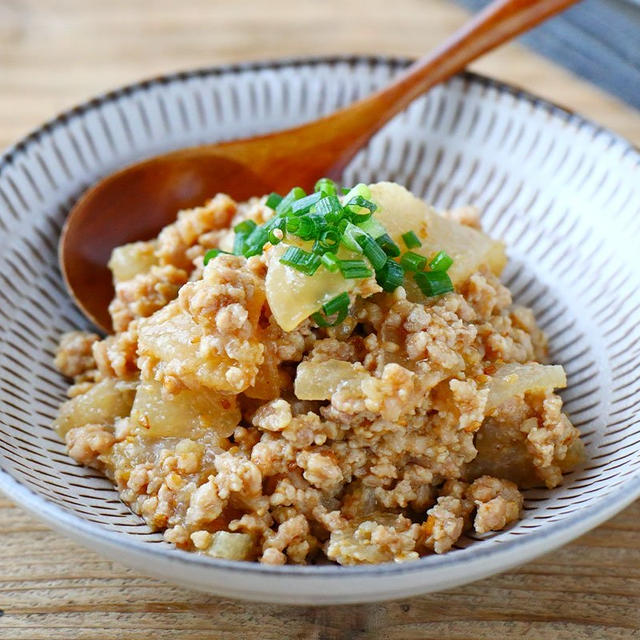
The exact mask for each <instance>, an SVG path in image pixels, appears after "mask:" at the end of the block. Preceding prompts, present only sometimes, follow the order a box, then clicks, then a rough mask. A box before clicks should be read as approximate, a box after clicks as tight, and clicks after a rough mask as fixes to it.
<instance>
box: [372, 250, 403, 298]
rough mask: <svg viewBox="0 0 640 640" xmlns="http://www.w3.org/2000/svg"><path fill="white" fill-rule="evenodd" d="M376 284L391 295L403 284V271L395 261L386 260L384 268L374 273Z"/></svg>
mask: <svg viewBox="0 0 640 640" xmlns="http://www.w3.org/2000/svg"><path fill="white" fill-rule="evenodd" d="M376 282H377V283H378V284H379V285H380V286H381V287H382V288H383V289H384V290H385V291H387V292H388V293H391V292H392V291H395V290H396V289H397V288H398V287H399V286H400V285H401V284H402V283H403V282H404V269H403V268H402V267H401V266H400V265H399V264H398V263H397V262H396V261H395V260H392V259H391V258H387V262H386V263H385V265H384V267H382V269H379V270H378V271H376Z"/></svg>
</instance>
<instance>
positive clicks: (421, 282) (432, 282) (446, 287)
mask: <svg viewBox="0 0 640 640" xmlns="http://www.w3.org/2000/svg"><path fill="white" fill-rule="evenodd" d="M413 279H414V280H415V281H416V284H417V285H418V286H419V287H420V291H422V293H424V295H425V296H430V297H431V296H440V295H442V294H443V293H449V292H450V291H453V283H452V282H451V278H450V277H449V275H448V274H447V273H446V272H445V271H421V272H420V273H415V274H414V275H413Z"/></svg>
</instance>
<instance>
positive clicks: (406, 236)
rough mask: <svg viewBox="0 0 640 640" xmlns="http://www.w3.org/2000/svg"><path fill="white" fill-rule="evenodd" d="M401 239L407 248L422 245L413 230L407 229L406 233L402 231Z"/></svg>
mask: <svg viewBox="0 0 640 640" xmlns="http://www.w3.org/2000/svg"><path fill="white" fill-rule="evenodd" d="M402 240H403V241H404V243H405V245H406V247H407V249H416V248H417V247H421V246H422V242H420V239H419V238H418V236H417V235H416V234H415V231H407V233H403V234H402Z"/></svg>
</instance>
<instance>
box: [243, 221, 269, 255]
mask: <svg viewBox="0 0 640 640" xmlns="http://www.w3.org/2000/svg"><path fill="white" fill-rule="evenodd" d="M268 240H269V232H268V231H267V230H266V229H265V228H264V227H256V228H255V229H254V230H253V231H252V232H251V233H250V234H249V235H248V236H247V238H246V239H245V241H244V250H243V252H242V253H243V254H244V257H245V258H250V257H251V256H259V255H260V254H261V253H262V249H263V248H264V245H265V244H266V243H267V241H268Z"/></svg>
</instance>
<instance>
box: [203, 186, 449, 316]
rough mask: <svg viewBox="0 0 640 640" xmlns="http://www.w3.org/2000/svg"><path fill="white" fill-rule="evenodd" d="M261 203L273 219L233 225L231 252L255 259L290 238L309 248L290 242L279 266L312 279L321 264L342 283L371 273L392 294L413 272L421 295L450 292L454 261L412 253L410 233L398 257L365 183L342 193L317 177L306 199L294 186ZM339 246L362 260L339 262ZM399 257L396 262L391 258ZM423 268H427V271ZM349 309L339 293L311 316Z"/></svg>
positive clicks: (343, 313) (415, 238)
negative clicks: (344, 280)
mask: <svg viewBox="0 0 640 640" xmlns="http://www.w3.org/2000/svg"><path fill="white" fill-rule="evenodd" d="M341 194H344V195H341ZM265 204H266V206H268V207H269V208H271V209H273V210H274V211H275V215H274V216H273V217H272V218H271V219H270V220H267V221H266V222H265V223H264V224H262V225H259V226H258V225H257V224H256V223H255V222H254V221H253V220H244V221H242V222H240V223H239V224H237V225H236V226H235V227H234V231H235V237H234V242H233V253H234V254H236V255H242V256H245V257H247V258H249V257H251V256H256V255H259V254H261V253H262V252H263V251H264V247H265V245H266V244H267V243H271V244H272V245H277V244H279V243H281V242H282V241H283V240H284V239H285V237H286V236H287V235H288V234H292V235H294V236H296V237H297V238H299V239H300V240H304V241H307V242H309V245H310V246H311V249H310V250H305V249H302V248H301V247H298V246H294V245H295V243H291V244H292V246H288V247H287V249H286V251H285V252H284V253H283V255H282V257H281V258H280V262H281V263H282V264H285V265H287V266H289V267H291V268H293V269H296V270H298V271H300V272H301V273H304V274H305V275H308V276H312V275H313V274H314V273H315V272H316V271H317V270H318V268H320V266H322V267H323V268H325V269H327V271H329V272H331V273H341V274H342V277H344V278H346V279H356V278H368V277H371V276H372V275H373V274H374V273H375V277H376V280H377V282H378V283H379V284H380V286H381V287H382V288H383V289H384V290H385V291H387V292H393V291H394V290H395V289H397V288H398V287H399V286H401V285H402V284H403V282H404V278H405V274H406V273H407V272H413V274H414V279H415V281H416V282H417V284H418V286H419V287H420V289H421V290H422V291H423V292H424V293H425V295H429V296H435V295H441V294H442V293H446V292H448V291H453V285H452V284H451V279H450V278H449V276H448V275H447V273H446V272H447V269H448V268H449V267H450V266H451V264H452V263H453V260H452V259H451V258H450V257H449V256H448V255H447V254H446V253H445V252H444V251H439V252H438V253H436V254H435V255H434V256H433V257H432V259H431V260H427V258H425V257H424V256H421V255H420V254H418V253H416V252H415V251H411V249H416V248H417V247H420V246H422V243H421V242H420V239H419V238H418V236H417V234H416V233H415V232H414V231H407V232H406V233H404V234H403V235H402V239H403V241H404V244H405V245H406V247H407V249H408V251H406V252H405V253H404V255H402V257H400V255H401V249H400V247H399V246H398V244H396V243H395V242H394V240H393V239H392V238H391V236H390V235H389V234H388V233H387V230H386V228H385V227H384V226H383V225H382V224H381V223H380V221H379V220H377V219H376V218H375V217H373V214H374V212H375V211H377V210H378V208H379V207H378V205H377V204H376V203H375V202H373V201H372V200H371V190H370V189H369V187H367V185H365V184H357V185H356V186H355V187H353V188H352V189H340V188H339V187H338V186H337V185H336V183H335V182H334V181H333V180H330V179H329V178H321V179H320V180H318V181H317V182H316V184H315V187H314V189H313V193H310V194H309V195H307V194H306V193H305V191H304V190H303V189H301V188H300V187H294V188H293V189H291V191H289V193H287V194H286V195H285V196H284V197H283V196H281V195H280V194H278V193H271V194H269V195H268V196H267V197H266V199H265ZM341 246H344V247H345V248H347V249H349V250H351V251H353V252H355V253H358V254H362V259H361V258H356V259H349V260H341V259H340V258H339V257H338V252H339V250H340V247H341ZM220 253H226V252H224V251H222V250H220V249H211V250H209V251H207V252H206V253H205V255H204V264H205V265H206V264H207V263H208V262H209V261H210V260H212V259H213V258H215V257H216V256H217V255H219V254H220ZM399 257H400V260H399V262H396V261H395V258H399ZM365 258H366V259H365ZM427 268H428V269H430V270H429V271H425V269H427ZM348 308H349V297H348V296H347V294H346V293H345V294H340V296H336V298H334V299H332V300H330V301H329V302H328V303H327V304H325V305H323V307H322V312H318V313H316V314H314V315H313V318H314V319H315V321H316V322H317V323H318V325H319V326H322V327H329V326H335V325H336V324H339V323H340V322H342V321H343V320H344V318H345V317H346V314H347V313H348ZM329 318H334V320H333V321H331V320H330V319H329Z"/></svg>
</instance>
